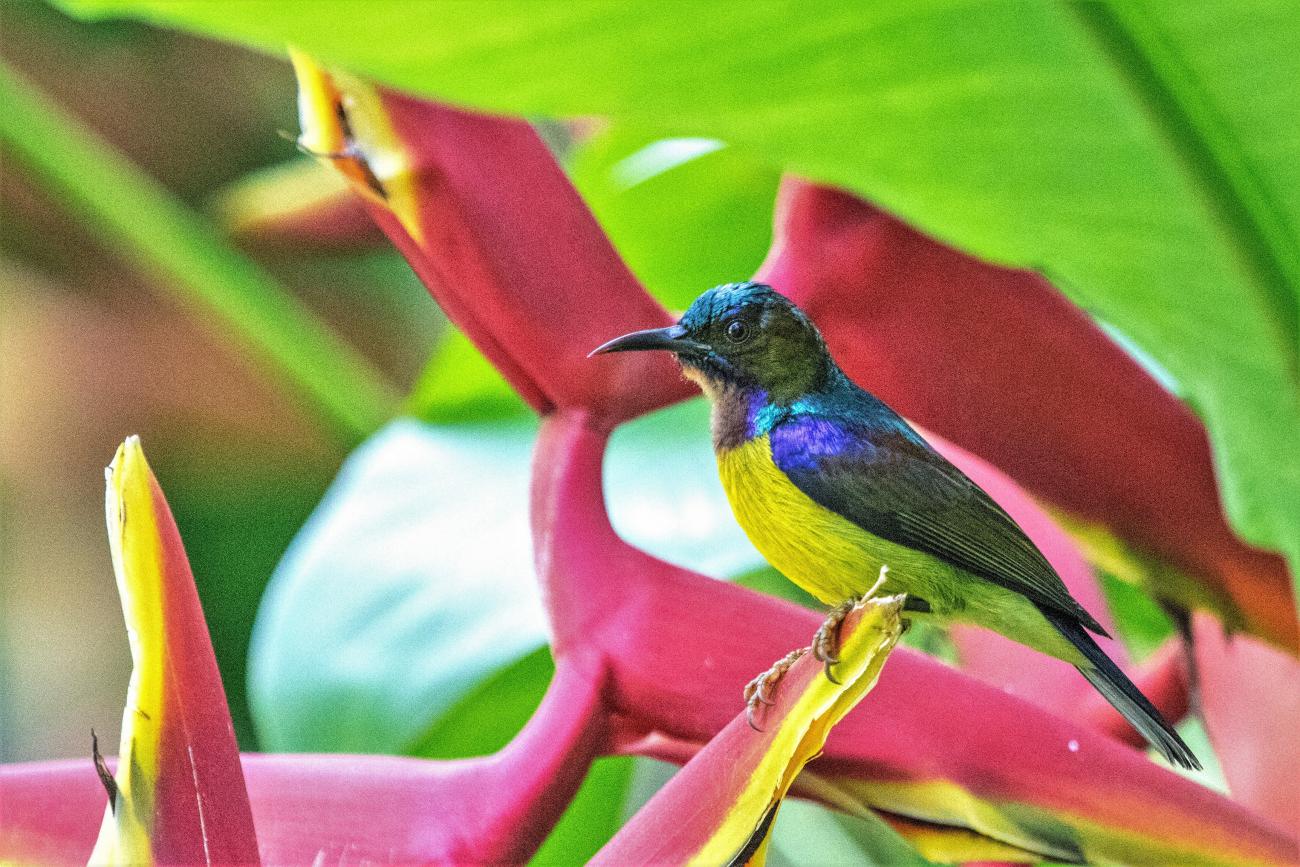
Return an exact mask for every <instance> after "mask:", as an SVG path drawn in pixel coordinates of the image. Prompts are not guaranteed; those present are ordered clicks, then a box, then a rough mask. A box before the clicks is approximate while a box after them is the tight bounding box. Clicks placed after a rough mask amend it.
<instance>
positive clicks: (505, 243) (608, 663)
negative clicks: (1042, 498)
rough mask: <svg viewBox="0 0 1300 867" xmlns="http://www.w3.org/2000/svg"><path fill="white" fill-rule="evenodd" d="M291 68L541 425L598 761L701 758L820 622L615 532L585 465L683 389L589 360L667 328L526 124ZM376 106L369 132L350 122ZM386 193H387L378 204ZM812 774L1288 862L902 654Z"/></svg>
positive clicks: (1094, 853)
mask: <svg viewBox="0 0 1300 867" xmlns="http://www.w3.org/2000/svg"><path fill="white" fill-rule="evenodd" d="M298 70H299V75H300V87H301V88H302V89H303V90H304V91H305V92H306V93H305V94H304V96H303V99H302V101H301V103H300V105H303V106H307V108H306V109H304V112H303V122H304V128H305V129H304V142H306V143H308V145H309V146H311V147H312V149H326V148H329V147H335V146H336V145H337V144H338V143H339V142H342V143H343V150H342V151H341V153H343V154H344V155H343V156H339V155H337V154H335V155H331V156H330V157H328V159H329V160H330V161H331V162H339V161H340V160H344V159H346V160H361V161H364V162H365V163H366V165H365V166H362V167H353V169H352V170H350V171H349V173H348V174H349V177H352V178H354V184H356V185H357V186H358V188H359V189H361V190H362V191H363V196H364V197H365V200H366V201H367V204H368V206H369V207H370V209H371V213H372V214H373V216H374V218H375V220H376V222H377V223H378V224H379V225H380V227H381V228H383V229H384V231H385V232H386V233H387V234H388V235H389V237H390V238H391V239H392V240H393V242H394V243H395V244H396V246H397V247H398V248H399V249H400V250H401V251H402V253H403V254H404V255H405V256H406V257H407V259H408V261H409V262H410V263H411V265H412V267H413V268H414V269H415V271H416V273H417V274H418V275H419V276H420V277H421V279H422V280H423V281H424V282H425V284H426V285H427V286H428V288H429V289H430V291H431V292H432V293H433V294H434V296H435V298H436V299H437V300H438V301H439V303H440V304H441V305H442V307H443V309H444V310H445V311H446V312H447V313H448V315H449V316H450V317H451V318H452V319H453V321H455V322H456V323H457V324H458V325H459V326H460V327H461V329H462V330H463V331H464V332H465V333H466V334H467V335H468V336H469V337H470V339H471V340H473V341H474V342H475V343H476V344H477V345H478V346H479V348H480V349H482V350H483V351H484V353H485V354H486V355H487V356H488V357H489V359H491V360H492V361H493V363H494V364H496V365H497V366H498V367H499V369H500V370H501V372H502V373H503V374H504V375H505V376H506V378H507V379H508V380H509V381H510V382H511V383H512V385H514V386H515V388H516V389H518V390H519V392H520V393H521V395H523V396H524V397H525V399H527V400H528V401H529V403H530V404H531V405H532V406H533V407H534V408H535V409H536V410H538V411H539V412H541V413H543V415H544V421H543V426H542V431H541V435H540V440H539V444H538V451H537V455H536V458H535V463H534V467H535V475H534V479H533V488H532V498H533V509H532V516H533V527H534V540H535V542H534V544H535V550H536V557H537V568H538V573H539V578H540V580H541V581H542V584H543V591H544V592H543V598H544V601H545V603H546V606H547V610H548V615H549V617H550V620H551V625H552V636H553V642H552V649H553V652H554V654H555V657H556V664H557V670H563V669H564V668H565V667H566V666H567V665H569V664H573V661H575V660H586V661H588V662H590V660H592V659H597V660H600V664H601V665H602V666H604V667H605V669H606V672H607V677H608V684H609V688H608V691H607V693H606V700H607V701H608V702H609V703H610V708H609V710H610V712H611V713H612V714H613V718H614V720H615V721H616V723H617V726H616V728H615V730H614V733H613V734H614V743H613V746H614V747H615V748H624V747H627V746H628V745H630V744H635V743H644V742H645V741H644V739H645V738H646V737H647V736H649V735H652V734H659V735H662V736H663V737H665V738H667V739H669V740H670V741H673V742H676V743H679V744H682V745H685V746H686V747H688V748H690V749H698V748H699V747H701V746H702V745H703V744H705V743H706V742H708V741H709V740H710V739H711V738H712V737H713V736H714V735H715V734H717V732H718V731H720V730H721V729H722V728H723V727H724V726H726V725H727V724H728V723H729V722H730V721H731V720H732V719H733V718H734V716H735V713H736V706H737V703H738V702H739V694H740V690H741V687H742V686H743V685H744V684H745V683H746V682H747V681H748V680H749V679H750V678H751V677H753V676H754V674H755V673H756V672H759V671H762V670H764V669H766V668H767V666H768V665H769V664H771V662H772V660H774V659H776V658H778V657H780V656H782V655H784V654H785V653H786V652H788V651H789V650H790V649H792V648H794V647H799V646H802V645H805V644H806V643H807V641H808V639H809V636H810V635H811V634H812V632H813V630H814V628H815V627H816V625H817V618H816V616H815V615H813V614H812V613H811V612H808V611H804V610H800V609H797V608H795V607H793V606H790V605H788V604H786V603H783V602H780V601H778V600H774V599H771V598H768V597H763V596H760V595H757V594H753V593H751V592H749V591H746V590H744V589H743V588H739V587H735V586H733V585H728V584H724V583H721V582H716V581H712V580H709V579H707V578H705V577H704V576H700V575H697V574H694V573H690V572H688V571H685V570H682V569H678V568H676V567H672V566H669V565H668V564H665V563H663V562H661V561H658V560H655V559H653V558H651V557H649V556H648V555H646V554H644V553H643V552H641V551H638V550H636V549H635V548H632V547H631V546H629V545H627V544H626V543H624V542H622V540H620V539H619V538H618V537H617V536H616V535H615V534H614V532H613V530H612V528H610V526H609V520H608V515H607V514H606V512H605V508H604V503H603V496H602V489H601V482H600V466H601V458H602V455H603V452H604V447H605V442H606V438H607V436H608V433H609V430H610V428H611V427H612V426H613V425H615V424H617V423H618V422H620V421H623V420H626V419H628V418H631V417H634V416H636V415H638V414H640V413H642V412H644V411H646V410H648V409H650V408H654V407H658V406H662V405H664V404H665V403H667V402H669V401H671V400H674V399H677V398H680V397H683V396H685V395H686V394H688V393H689V391H688V387H687V386H686V385H685V384H684V383H683V381H682V380H681V378H680V376H679V375H678V373H677V371H676V370H675V369H674V367H673V365H672V364H671V362H670V361H669V360H668V359H648V360H647V359H612V360H610V363H609V365H608V366H602V365H594V364H591V363H588V362H587V360H586V358H585V355H586V353H587V351H588V350H589V349H590V348H591V347H592V346H595V345H597V344H598V343H600V342H602V341H603V340H604V339H607V338H608V336H609V335H611V334H621V333H625V332H626V331H628V330H630V329H632V328H637V327H645V326H653V325H660V324H666V323H667V322H668V321H669V317H668V315H667V313H666V312H665V311H664V310H662V308H660V307H659V306H658V305H657V304H655V303H654V302H653V301H652V300H651V299H650V298H649V296H648V295H646V293H644V291H643V290H641V288H640V287H639V286H637V285H636V282H635V280H633V279H632V278H631V276H630V275H629V274H628V273H627V270H626V268H625V267H624V266H623V265H622V264H621V263H620V262H619V261H618V259H617V256H616V254H615V253H614V251H613V249H612V248H611V247H610V245H609V243H608V241H607V240H606V239H605V238H604V236H603V234H602V233H601V232H600V230H599V227H598V226H597V225H596V223H595V221H594V220H593V219H592V217H591V215H590V214H589V213H588V212H587V210H586V208H585V207H584V206H583V204H582V202H581V200H580V199H579V198H578V197H577V194H576V193H575V192H574V191H573V189H572V187H571V186H570V185H569V183H568V181H567V179H566V178H565V177H564V175H563V173H562V172H561V171H560V170H559V168H558V167H557V166H556V165H555V163H554V160H553V159H551V157H550V154H549V152H548V151H547V149H546V147H545V145H544V144H543V143H542V142H541V141H540V139H539V138H538V137H537V136H536V134H535V133H534V132H533V131H532V130H531V129H530V128H529V127H528V126H527V125H525V124H522V123H520V122H517V121H512V120H505V119H500V118H489V117H485V116H480V115H472V114H469V113H466V112H460V111H456V110H453V109H450V108H446V107H443V106H439V105H436V104H433V103H430V102H425V101H420V100H416V99H412V98H410V97H405V96H401V95H397V94H393V93H390V92H388V91H383V90H380V89H377V88H374V87H372V86H371V85H369V84H366V83H364V82H356V81H355V80H354V79H349V78H347V77H344V76H339V77H336V76H333V75H332V74H331V73H329V72H327V71H325V70H323V69H321V68H320V67H319V66H317V65H315V64H313V63H311V62H310V61H307V60H305V59H303V58H299V60H298ZM344 82H346V84H345V83H344ZM353 87H357V88H361V89H362V90H363V91H364V92H363V93H360V94H358V93H356V92H354V91H353V90H352V88H353ZM340 88H344V89H342V90H341V89H340ZM331 94H333V95H332V96H331ZM370 112H376V113H380V114H382V116H381V117H368V118H366V119H365V120H364V122H362V121H360V120H358V117H357V115H359V114H361V113H370ZM313 127H321V128H329V129H328V130H327V131H326V132H324V133H321V132H320V131H319V130H314V129H313ZM363 130H381V131H384V133H385V135H382V136H378V137H371V138H366V137H365V136H364V133H363V132H362V131H363ZM390 131H391V132H392V133H393V135H392V136H388V135H387V133H388V132H390ZM393 172H396V174H393ZM394 184H396V185H397V188H399V189H401V190H402V191H403V193H402V195H401V196H397V197H389V196H387V195H386V194H385V193H384V192H383V191H385V190H387V189H388V187H389V186H390V185H394ZM367 191H368V192H367ZM408 193H411V194H412V195H410V196H408V195H407V194H408ZM411 227H414V228H411ZM828 327H829V328H830V329H831V330H833V329H834V328H835V327H836V325H835V322H834V319H833V318H832V319H831V320H829V321H828ZM1047 553H1048V555H1049V556H1052V552H1050V551H1048V552H1047ZM1053 562H1056V561H1055V560H1054V561H1053ZM1041 664H1050V662H1049V661H1046V660H1043V661H1042V662H1041ZM809 771H810V772H812V773H814V774H815V775H816V776H817V777H818V778H823V779H835V780H837V781H839V782H838V784H837V785H838V787H839V789H840V791H841V795H840V800H841V801H844V800H845V799H846V798H847V799H848V800H852V801H854V802H855V803H857V804H858V805H860V808H861V809H866V808H867V807H871V808H876V809H879V810H882V811H885V812H888V813H890V814H893V815H895V816H898V817H901V818H903V819H908V820H913V821H918V822H926V823H931V824H946V825H951V826H956V827H958V828H962V829H967V830H970V831H975V832H978V833H979V834H981V835H983V836H985V837H988V838H990V839H992V840H994V841H997V842H1000V843H1005V844H1009V845H1010V846H1014V847H1017V848H1021V849H1025V850H1027V851H1031V852H1036V853H1040V854H1041V855H1044V856H1050V857H1053V858H1058V859H1067V860H1068V859H1082V858H1091V859H1097V860H1112V861H1119V860H1139V861H1166V862H1167V861H1171V860H1187V859H1189V858H1191V859H1194V860H1195V859H1200V860H1203V861H1210V862H1231V861H1235V862H1268V861H1271V860H1272V861H1276V860H1285V858H1286V857H1288V856H1289V854H1290V853H1291V852H1292V851H1293V846H1294V843H1293V841H1292V840H1291V838H1290V837H1289V836H1288V835H1287V834H1286V833H1285V832H1283V831H1281V830H1280V829H1278V828H1276V827H1274V826H1272V825H1271V824H1270V823H1269V822H1268V821H1266V820H1264V819H1262V818H1260V817H1258V816H1256V815H1254V814H1252V813H1250V812H1249V811H1248V810H1246V809H1244V808H1242V807H1240V806H1239V805H1236V804H1233V803H1232V802H1231V801H1229V800H1227V799H1226V798H1223V797H1222V796H1219V795H1216V794H1214V793H1212V792H1209V791H1207V790H1206V789H1204V788H1203V787H1201V786H1199V785H1198V784H1196V783H1194V782H1191V781H1189V780H1185V779H1183V778H1180V777H1178V776H1177V775H1175V774H1173V773H1171V772H1170V771H1168V770H1166V769H1164V768H1161V767H1159V766H1157V765H1155V764H1153V763H1152V762H1150V761H1149V760H1148V759H1146V758H1145V757H1144V756H1143V755H1142V754H1141V753H1138V752H1136V751H1134V750H1132V749H1131V748H1130V747H1128V746H1126V745H1124V744H1121V743H1118V742H1116V741H1115V740H1114V739H1112V738H1110V737H1108V736H1106V735H1105V734H1102V733H1099V732H1097V731H1095V730H1093V729H1091V728H1090V727H1089V726H1088V725H1087V724H1086V723H1085V722H1082V721H1067V720H1066V719H1064V718H1062V717H1058V716H1054V715H1052V714H1050V713H1048V712H1046V711H1044V710H1042V709H1041V708H1038V707H1036V706H1035V705H1033V704H1030V703H1028V702H1025V701H1021V700H1018V699H1016V698H1015V697H1013V696H1009V695H1007V694H1006V693H1005V692H1003V691H1002V690H1000V689H995V688H993V687H990V686H988V685H985V684H981V683H978V682H976V681H974V680H973V679H971V678H969V677H967V676H965V675H963V674H961V673H960V672H957V671H954V670H952V669H950V668H948V667H946V666H943V665H941V664H939V663H938V662H936V661H934V660H932V659H930V658H928V657H924V656H922V655H919V654H915V653H910V652H908V651H907V649H906V648H903V649H900V650H899V651H898V652H897V653H895V654H894V655H893V664H892V665H891V666H889V668H888V670H887V671H886V672H885V673H884V675H883V676H882V678H881V680H880V683H879V685H878V687H877V689H876V690H874V691H873V693H872V694H871V696H869V697H868V699H867V700H866V701H865V702H864V703H863V705H862V706H861V707H860V708H859V709H858V710H856V711H855V712H853V713H850V714H849V715H848V716H847V717H845V718H844V720H843V721H842V722H841V723H840V724H839V726H837V728H836V730H835V732H834V733H833V734H832V736H831V737H830V738H829V739H828V741H827V745H826V749H825V753H824V755H823V757H822V758H821V759H819V760H818V761H817V763H816V764H815V765H813V766H812V767H810V768H809ZM844 793H848V794H847V795H845V794H844Z"/></svg>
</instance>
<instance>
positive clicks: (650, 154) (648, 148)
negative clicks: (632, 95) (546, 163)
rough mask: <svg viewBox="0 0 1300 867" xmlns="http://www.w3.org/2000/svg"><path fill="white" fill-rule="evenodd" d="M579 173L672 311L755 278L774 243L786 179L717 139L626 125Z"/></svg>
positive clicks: (575, 168)
mask: <svg viewBox="0 0 1300 867" xmlns="http://www.w3.org/2000/svg"><path fill="white" fill-rule="evenodd" d="M569 176H570V178H572V180H573V183H574V186H576V187H577V188H578V192H580V193H582V197H583V199H584V200H586V202H587V204H588V206H590V207H591V210H592V213H594V214H595V215H596V219H597V220H599V221H600V224H601V227H602V228H603V229H604V230H605V232H606V233H607V234H608V235H609V238H610V240H611V241H613V243H614V246H615V247H617V248H618V251H619V253H620V254H621V255H622V256H623V259H624V260H625V261H626V262H627V264H628V267H630V268H631V269H632V271H633V272H634V273H635V274H636V275H637V277H638V278H639V279H640V280H641V282H642V283H643V284H644V285H645V286H646V288H648V289H649V290H650V291H651V292H653V293H654V295H655V297H657V298H658V299H659V300H660V301H662V302H663V303H664V304H665V305H667V306H668V308H669V309H672V310H684V309H686V307H688V306H689V305H690V303H691V301H693V300H694V299H695V296H696V295H699V294H700V291H701V290H703V289H704V288H705V287H708V286H714V285H716V284H718V283H728V282H731V281H733V280H737V279H740V278H742V277H744V276H746V275H748V274H752V273H754V271H756V270H757V269H758V266H759V264H760V263H761V262H762V261H763V257H764V256H765V255H766V254H767V248H768V246H769V245H770V243H771V240H772V205H773V202H774V201H775V199H776V185H777V181H778V180H779V175H778V172H776V171H775V170H774V169H773V168H772V167H771V166H770V165H765V164H763V163H762V162H760V161H757V160H755V159H753V158H752V157H748V156H745V155H744V154H741V153H739V152H738V151H737V149H736V148H733V147H726V146H725V145H723V144H722V142H719V141H716V140H712V139H662V138H658V137H657V136H655V135H653V134H647V133H642V132H638V131H636V130H633V129H623V128H617V127H616V128H614V129H612V130H609V131H607V132H605V133H603V134H602V135H599V136H596V137H594V138H592V139H590V140H588V141H587V142H585V143H584V144H583V145H582V147H580V148H579V149H578V151H577V152H576V154H575V155H574V158H573V161H572V164H571V165H570V167H569Z"/></svg>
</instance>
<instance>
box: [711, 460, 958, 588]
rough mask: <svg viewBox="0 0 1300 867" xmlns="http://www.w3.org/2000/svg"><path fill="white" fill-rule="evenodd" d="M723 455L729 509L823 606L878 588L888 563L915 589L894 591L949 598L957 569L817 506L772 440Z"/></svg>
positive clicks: (762, 548)
mask: <svg viewBox="0 0 1300 867" xmlns="http://www.w3.org/2000/svg"><path fill="white" fill-rule="evenodd" d="M717 457H718V474H719V475H720V476H721V477H722V486H723V488H724V489H725V490H726V492H727V498H728V499H729V500H730V501H731V510H732V512H733V513H735V516H736V521H737V522H738V523H739V524H740V526H741V527H742V528H743V529H744V531H745V533H746V535H748V536H749V539H750V541H751V542H753V543H754V547H755V548H757V549H758V552H759V553H760V554H762V555H763V557H765V558H766V559H767V561H768V562H769V563H771V564H772V566H774V567H775V568H776V569H777V570H778V571H779V572H781V574H783V575H785V577H787V578H789V579H790V580H791V581H793V582H794V583H796V584H798V585H799V586H800V587H802V588H803V589H804V590H807V591H808V592H809V593H811V594H812V595H813V596H816V597H817V598H818V599H820V600H821V601H823V602H825V603H827V604H830V605H835V604H838V603H840V602H843V601H844V600H845V599H848V598H849V597H850V596H857V595H860V594H862V593H865V592H866V591H867V590H870V589H871V586H872V585H873V584H875V583H876V579H877V578H878V577H879V575H880V567H881V566H882V565H887V566H889V568H890V571H891V572H892V573H895V574H896V575H899V576H903V575H906V576H909V579H910V580H908V581H907V582H906V583H907V584H908V585H909V586H907V587H891V589H897V590H904V591H907V592H911V593H915V594H916V595H918V596H921V597H922V598H932V597H936V596H937V597H942V598H945V599H946V598H947V597H949V596H951V594H952V591H953V582H952V580H951V577H950V576H949V574H948V573H950V572H951V569H949V568H948V567H947V566H946V565H944V564H941V563H940V562H939V561H937V560H936V559H935V558H933V557H931V556H929V555H928V554H923V553H920V552H917V551H913V550H911V549H909V548H904V547H903V546H901V545H895V544H894V543H892V542H887V541H885V540H884V539H881V538H879V537H877V536H873V535H872V534H870V533H868V532H866V531H865V530H863V529H862V528H860V527H858V526H857V525H856V524H854V523H852V522H851V521H849V520H847V519H845V518H842V517H840V516H839V515H837V514H835V513H834V512H832V511H830V510H829V509H826V508H823V507H822V506H819V505H818V504H817V503H815V502H813V500H812V499H811V498H810V497H809V496H808V495H807V494H805V493H804V492H803V491H801V490H799V489H798V488H797V487H795V485H794V483H793V482H791V481H790V479H789V478H788V477H787V476H786V474H785V473H783V472H782V471H781V469H780V467H778V466H777V465H776V464H775V463H773V462H772V449H771V446H770V444H769V442H768V438H767V437H766V436H762V437H756V438H754V439H752V440H749V441H748V442H746V443H744V444H742V445H740V446H737V447H736V448H733V449H729V450H725V451H719V452H718V455H717ZM937 573H943V574H942V575H941V574H937ZM892 578H893V576H891V579H892ZM944 579H946V581H945V580H944ZM892 583H893V582H892V580H891V584H892ZM945 583H946V585H947V586H944V585H945ZM931 584H933V585H934V586H930V585H931ZM918 585H925V586H918ZM927 592H928V596H927Z"/></svg>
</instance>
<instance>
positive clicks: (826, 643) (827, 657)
mask: <svg viewBox="0 0 1300 867" xmlns="http://www.w3.org/2000/svg"><path fill="white" fill-rule="evenodd" d="M888 575H889V567H888V566H885V565H882V566H881V567H880V576H879V577H878V578H876V583H875V584H873V585H871V589H870V590H868V591H867V592H866V593H864V594H862V595H861V596H851V597H849V598H848V599H846V600H844V601H843V602H841V603H840V604H839V605H837V606H835V607H834V608H833V609H831V612H830V614H828V615H826V620H825V621H823V623H822V625H821V626H820V627H818V628H817V632H816V633H814V634H813V641H812V652H813V656H814V657H816V658H817V659H818V660H819V661H821V662H823V663H825V664H826V679H827V680H829V681H830V682H831V683H833V684H835V685H836V686H839V685H840V680H839V678H837V677H836V676H835V672H834V671H833V670H832V667H833V666H835V665H837V664H838V663H839V661H840V658H839V655H838V650H839V646H840V627H841V626H843V625H844V618H846V617H848V616H849V612H851V611H852V610H853V609H854V608H856V607H857V606H859V605H861V604H862V603H863V602H866V601H868V600H870V599H874V598H875V596H876V593H877V591H879V590H880V588H881V587H883V586H884V584H885V580H886V578H887V577H888Z"/></svg>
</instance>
